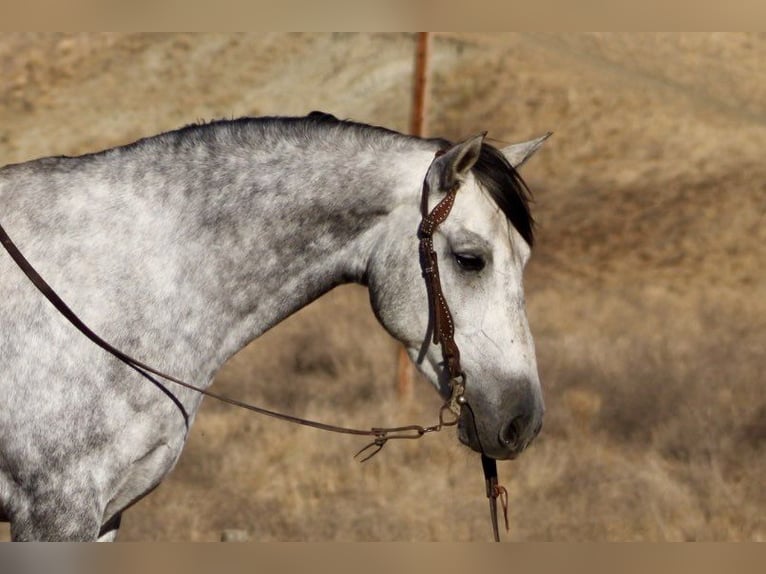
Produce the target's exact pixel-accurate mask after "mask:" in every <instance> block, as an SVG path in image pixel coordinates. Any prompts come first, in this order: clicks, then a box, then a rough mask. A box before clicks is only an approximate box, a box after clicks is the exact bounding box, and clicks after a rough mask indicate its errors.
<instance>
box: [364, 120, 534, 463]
mask: <svg viewBox="0 0 766 574" xmlns="http://www.w3.org/2000/svg"><path fill="white" fill-rule="evenodd" d="M547 137H548V136H547V135H546V136H543V137H541V138H538V139H535V140H531V141H528V142H524V143H520V144H515V145H511V146H509V147H507V148H505V149H503V150H499V149H497V148H495V147H493V146H491V145H489V144H487V143H485V142H484V135H483V134H482V135H478V136H476V137H473V138H470V139H468V140H466V141H464V142H462V143H459V144H455V145H451V146H450V147H448V148H447V149H445V150H442V152H441V153H439V154H437V155H436V157H434V158H433V160H432V161H431V164H430V166H429V167H428V170H427V173H426V174H425V177H424V180H421V181H422V184H423V186H424V188H425V190H426V191H425V192H424V193H425V194H427V198H426V199H427V202H428V209H429V210H430V209H432V208H433V207H434V206H435V205H436V204H437V203H438V202H439V201H440V200H441V199H442V198H443V197H444V196H445V194H446V193H447V192H448V191H449V190H452V189H455V188H457V193H456V196H455V201H454V205H453V207H452V210H451V212H450V214H449V216H448V217H447V218H446V220H445V221H444V222H443V223H441V225H440V226H439V227H438V229H437V230H436V232H435V234H434V236H433V249H434V251H435V252H436V254H437V260H438V264H439V274H440V280H441V286H442V291H443V294H444V297H445V299H446V302H447V305H448V307H449V309H450V311H451V315H452V322H453V324H454V340H455V343H456V344H457V347H458V348H459V351H460V363H461V366H462V370H463V373H464V375H465V394H464V399H465V408H463V409H462V412H461V415H460V418H459V421H458V437H459V439H460V441H461V442H463V443H464V444H466V445H468V446H470V447H471V448H472V449H474V450H476V451H478V452H483V453H484V454H486V455H487V456H490V457H492V458H496V459H508V458H514V457H516V456H517V455H518V454H519V453H520V452H521V451H522V450H524V448H526V446H527V445H528V444H529V443H530V442H531V441H532V440H533V439H534V438H535V436H536V435H537V433H538V432H539V430H540V428H541V426H542V419H543V411H544V406H543V397H542V390H541V386H540V379H539V376H538V372H537V364H536V358H535V348H534V342H533V339H532V335H531V333H530V329H529V324H528V321H527V316H526V311H525V302H524V289H523V282H522V277H523V271H524V267H525V265H526V263H527V261H528V259H529V256H530V253H531V248H532V244H533V221H532V218H531V215H530V213H529V207H528V202H529V199H530V198H529V195H528V190H527V188H526V185H525V184H524V182H523V180H522V179H521V178H520V176H519V175H518V173H517V172H516V168H518V167H520V166H521V165H522V164H523V163H524V162H525V161H526V160H527V159H528V158H529V157H530V156H531V155H532V154H533V153H534V152H535V151H536V150H537V149H538V148H539V147H540V145H541V144H542V143H543V141H544V140H545V139H546V138H547ZM418 203H419V202H418V201H416V200H415V194H414V192H413V195H412V197H411V198H410V201H409V203H408V204H407V206H406V207H403V208H401V209H398V210H395V211H394V212H393V213H395V214H396V216H395V217H394V218H393V220H392V221H391V222H390V224H389V226H388V228H387V232H386V234H385V237H384V240H383V241H381V242H380V243H379V245H378V246H377V248H376V249H375V250H374V253H373V255H372V258H371V260H370V264H369V267H368V278H367V279H368V284H369V287H370V297H371V302H372V306H373V309H374V311H375V313H376V315H377V316H378V318H379V320H380V321H381V323H382V324H383V326H384V327H385V328H386V329H387V330H388V331H389V332H390V333H391V334H392V335H393V336H394V337H396V338H397V339H398V340H400V341H401V342H402V343H403V344H404V345H405V347H406V348H407V351H408V353H409V355H410V357H411V358H412V360H413V361H414V362H415V363H416V364H417V365H418V367H419V369H420V370H421V371H422V372H423V373H424V375H425V376H426V378H427V379H428V380H429V381H431V383H432V384H433V385H434V386H435V387H436V388H437V390H438V391H439V392H440V393H441V394H442V395H443V396H445V398H446V397H447V396H448V395H449V393H450V379H451V378H450V375H449V373H448V370H447V368H446V367H445V364H444V360H443V355H442V352H441V349H440V348H439V347H438V345H436V344H434V343H433V339H432V337H431V330H432V328H433V325H431V323H432V321H431V320H430V316H431V315H430V313H429V309H428V297H427V292H426V287H425V282H424V280H423V277H422V276H421V274H422V271H421V267H420V265H419V253H418V239H417V237H416V234H415V231H416V229H417V226H418V220H419V219H420V218H421V212H420V208H419V205H418Z"/></svg>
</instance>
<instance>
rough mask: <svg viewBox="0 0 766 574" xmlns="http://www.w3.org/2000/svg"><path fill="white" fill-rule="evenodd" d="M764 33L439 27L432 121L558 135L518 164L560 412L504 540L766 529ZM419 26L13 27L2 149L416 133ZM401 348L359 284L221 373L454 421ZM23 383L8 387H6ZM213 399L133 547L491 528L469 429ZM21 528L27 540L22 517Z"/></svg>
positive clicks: (1, 154)
mask: <svg viewBox="0 0 766 574" xmlns="http://www.w3.org/2000/svg"><path fill="white" fill-rule="evenodd" d="M765 40H766V36H764V35H763V34H573V35H559V34H505V35H496V34H458V33H443V34H436V35H434V37H433V39H432V57H431V106H430V108H429V114H428V126H429V127H428V134H429V135H435V136H442V137H446V138H450V139H458V138H462V137H465V136H469V135H472V134H474V133H476V132H479V131H482V130H488V131H489V137H490V138H491V139H494V140H495V142H494V143H496V144H497V145H504V144H506V143H511V142H515V141H520V140H525V139H529V138H531V137H535V136H538V135H541V134H542V133H544V132H546V131H548V130H550V131H553V132H554V136H553V137H552V138H551V139H550V140H549V141H548V142H547V143H546V145H545V146H544V148H543V149H542V150H541V151H540V152H539V153H538V154H537V155H536V156H535V157H534V158H533V159H532V160H531V161H530V162H529V163H528V164H527V165H525V167H524V169H523V170H522V175H523V176H524V177H525V179H526V181H527V183H528V184H529V186H530V188H531V189H532V191H533V193H534V195H535V204H534V206H533V210H534V215H535V217H536V219H537V221H538V243H537V246H536V248H535V251H534V253H533V258H532V261H531V263H530V265H529V267H528V271H527V275H526V282H525V285H526V294H527V305H528V313H529V320H530V324H531V327H532V331H533V333H534V335H535V338H536V343H537V353H538V363H539V369H540V375H541V378H542V381H543V386H544V392H545V398H546V405H547V413H546V420H545V426H544V428H543V431H542V433H541V435H540V437H539V438H538V439H537V441H536V442H535V443H534V444H533V445H532V446H531V447H530V448H529V450H528V451H527V452H525V453H524V454H523V455H522V456H521V457H520V458H519V459H517V460H516V461H513V462H502V463H500V464H499V470H500V478H501V482H503V483H504V484H505V485H506V487H507V488H508V491H509V495H510V509H509V518H510V532H509V533H508V534H507V535H504V536H503V538H504V539H505V540H515V541H532V540H556V541H587V540H764V539H765V538H766V489H765V488H764V478H763V477H764V476H765V475H766V394H765V393H764V383H765V382H766V381H765V378H766V375H765V374H764V373H765V372H766V356H765V354H764V350H763V346H764V342H765V341H766V272H764V263H766V225H765V224H766V162H764V160H763V153H764V148H765V147H766V146H764V143H766V77H765V76H764V74H763V62H764V61H766V41H765ZM415 44H416V34H410V33H407V34H282V33H274V34H252V35H250V34H248V35H231V34H223V35H216V34H82V35H68V34H66V35H64V34H60V35H52V34H7V33H6V34H3V35H1V36H0V69H1V70H2V82H0V164H7V163H14V162H20V161H25V160H29V159H33V158H36V157H40V156H45V155H59V154H67V155H73V154H80V153H85V152H89V151H96V150H99V149H103V148H106V147H111V146H115V145H120V144H124V143H128V142H130V141H133V140H135V139H137V138H139V137H143V136H147V135H152V134H154V133H157V132H160V131H165V130H170V129H175V128H177V127H180V126H182V125H184V124H188V123H191V122H195V121H198V120H209V119H217V118H224V117H239V116H244V115H303V114H305V113H307V112H309V111H311V110H315V109H316V110H323V111H326V112H330V113H332V114H335V115H336V116H338V117H341V118H348V119H353V120H357V121H361V122H366V123H373V124H379V125H384V126H386V127H389V128H393V129H397V130H399V131H407V130H408V129H409V120H410V111H411V99H412V85H413V68H414V61H415ZM396 356H397V344H396V343H395V342H394V341H392V340H391V339H390V337H388V335H386V333H385V332H384V331H383V330H382V328H381V327H379V326H378V324H377V322H376V320H375V318H374V317H373V315H372V313H371V311H370V308H369V303H368V300H367V294H366V291H365V290H364V289H363V288H362V287H358V286H343V287H340V288H338V289H336V290H335V291H333V292H331V293H330V294H328V295H327V296H325V297H323V298H322V299H320V300H319V301H317V302H316V303H314V304H312V305H310V306H309V307H307V308H306V309H304V310H303V311H301V312H300V313H298V314H297V315H295V316H293V317H291V318H290V319H288V320H287V321H285V322H284V323H282V324H280V325H279V326H278V327H276V328H275V329H273V330H272V331H270V332H269V333H267V334H266V335H265V336H263V337H262V338H260V339H258V340H257V341H255V342H253V343H252V344H251V345H250V346H249V347H247V348H246V349H244V350H243V351H242V352H241V353H239V354H238V355H237V356H235V357H234V358H233V359H232V360H231V361H230V362H229V364H227V365H226V366H225V367H224V369H223V370H222V371H221V373H220V375H219V377H218V379H217V381H216V383H215V385H214V387H213V388H214V390H216V391H219V392H222V393H226V394H229V395H231V396H235V397H238V398H241V399H243V400H249V401H253V402H256V403H258V404H265V405H267V406H270V407H272V408H275V409H278V410H285V411H288V412H291V413H294V414H296V415H299V416H307V417H313V418H318V419H321V420H325V421H329V422H336V423H342V424H347V425H357V426H359V425H361V426H363V427H369V426H373V425H376V426H380V425H390V424H398V423H402V424H409V423H412V422H420V423H423V424H431V423H432V422H433V421H434V418H435V413H436V410H437V408H438V405H439V403H440V401H439V399H438V397H437V396H436V394H435V392H434V391H433V390H432V389H431V388H430V386H429V385H428V384H427V383H425V382H423V381H416V382H415V385H414V389H413V392H412V395H411V396H410V397H402V396H399V394H398V393H397V390H396ZM1 400H2V399H0V402H1ZM361 446H362V444H360V441H359V440H357V439H354V438H353V437H344V436H339V435H330V434H324V433H321V432H319V431H315V430H312V429H305V428H298V427H293V426H290V425H286V424H284V423H282V422H279V421H274V420H271V419H265V418H261V417H258V416H255V415H252V414H248V413H246V412H240V411H238V410H236V409H232V408H230V407H227V406H224V405H219V404H216V403H213V402H211V401H205V403H204V404H203V408H202V410H201V413H200V415H199V416H198V418H197V422H196V424H195V426H194V427H193V431H192V433H191V438H190V440H189V443H188V445H187V447H186V450H185V451H184V454H183V455H182V457H181V460H180V462H179V464H178V466H177V467H176V469H175V470H174V472H173V473H172V474H171V475H170V477H169V478H168V479H167V480H165V482H164V483H163V484H162V485H161V486H160V487H159V488H158V489H157V490H156V491H155V492H154V493H152V494H151V495H149V496H148V497H147V498H145V499H144V500H142V501H141V502H139V503H138V504H137V505H136V506H134V507H133V508H131V509H130V510H129V511H127V512H126V513H125V515H124V518H123V527H122V530H121V534H120V540H123V541H133V540H160V541H188V540H200V541H201V540H211V541H213V540H219V539H220V538H221V536H222V534H223V533H224V532H232V531H233V532H234V535H235V536H238V537H241V538H249V539H252V540H260V541H269V540H304V541H329V540H338V541H352V540H441V541H485V540H490V539H491V530H490V525H489V519H488V513H487V504H486V499H485V496H484V482H483V477H482V474H481V468H480V463H479V459H478V456H477V455H476V454H475V453H472V452H470V451H468V450H467V449H465V448H463V447H462V446H460V445H459V444H458V442H457V439H456V437H455V435H454V433H452V432H448V433H441V434H439V435H433V436H429V437H427V438H426V439H424V440H422V441H417V442H413V443H409V441H405V444H392V445H389V446H388V447H387V448H386V449H385V450H384V451H383V452H382V453H381V454H380V455H379V456H377V457H375V458H374V459H373V460H371V461H370V462H368V463H365V464H363V465H360V464H358V463H357V462H355V461H354V460H353V459H352V454H353V453H354V452H355V451H356V450H357V449H358V448H360V447H361ZM0 536H2V537H3V538H4V539H7V537H8V530H7V525H4V526H3V529H2V530H0Z"/></svg>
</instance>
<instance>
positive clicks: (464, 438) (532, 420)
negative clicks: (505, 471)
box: [457, 393, 544, 460]
mask: <svg viewBox="0 0 766 574" xmlns="http://www.w3.org/2000/svg"><path fill="white" fill-rule="evenodd" d="M543 412H544V408H543V406H542V401H538V400H537V399H536V397H535V396H534V395H533V394H531V393H530V394H528V395H525V399H524V400H521V401H515V402H513V403H512V404H511V405H510V406H509V407H507V408H504V409H500V413H497V412H493V413H492V414H491V415H490V414H488V415H484V416H483V414H482V411H481V409H480V408H478V406H477V405H476V404H473V402H472V401H471V400H470V398H469V399H468V400H467V401H466V403H465V405H464V408H463V409H462V412H461V414H460V418H459V419H458V424H457V433H458V440H460V442H461V443H463V444H464V445H466V446H468V447H470V448H471V449H472V450H475V451H476V452H479V453H483V454H485V455H487V456H489V457H491V458H494V459H497V460H511V459H514V458H516V457H517V456H519V455H520V454H521V453H522V452H523V451H524V449H526V448H527V447H528V446H529V445H530V443H531V442H532V441H533V440H534V439H535V437H536V436H537V435H538V434H539V433H540V430H541V429H542V426H543Z"/></svg>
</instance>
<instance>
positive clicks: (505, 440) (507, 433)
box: [500, 415, 528, 450]
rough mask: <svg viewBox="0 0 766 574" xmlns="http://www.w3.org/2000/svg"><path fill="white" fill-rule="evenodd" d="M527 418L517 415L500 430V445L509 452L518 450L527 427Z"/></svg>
mask: <svg viewBox="0 0 766 574" xmlns="http://www.w3.org/2000/svg"><path fill="white" fill-rule="evenodd" d="M527 423H528V420H527V417H525V416H524V415H518V416H516V417H514V418H512V419H511V421H510V422H509V423H508V424H507V425H505V426H504V427H503V428H502V429H500V444H502V445H503V446H504V447H506V448H508V449H511V450H518V449H519V446H520V445H521V443H522V440H521V437H522V435H523V434H524V429H525V428H526V427H527Z"/></svg>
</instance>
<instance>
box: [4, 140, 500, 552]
mask: <svg viewBox="0 0 766 574" xmlns="http://www.w3.org/2000/svg"><path fill="white" fill-rule="evenodd" d="M442 153H443V152H437V153H436V156H437V157H438V156H439V155H441V154H442ZM458 188H459V184H455V185H454V186H453V187H452V188H451V189H449V190H448V191H447V194H446V195H445V197H443V198H442V199H441V201H439V203H437V204H436V206H435V207H434V208H433V209H432V210H431V211H430V213H429V211H428V196H429V185H428V181H427V180H425V181H424V182H423V190H422V195H421V204H420V206H421V215H422V219H421V222H420V226H419V227H418V239H419V241H420V245H419V252H420V266H421V269H422V272H423V278H424V279H425V283H426V291H427V293H428V309H429V326H430V328H431V329H432V331H433V332H432V336H433V342H434V344H438V345H439V346H440V347H441V352H442V358H443V360H444V365H445V366H446V368H447V372H448V374H449V377H450V387H451V391H450V396H449V398H448V399H447V400H446V401H445V402H444V404H442V406H441V408H440V409H439V419H438V422H437V423H436V424H434V425H431V426H421V425H405V426H398V427H372V428H369V429H358V428H352V427H344V426H338V425H331V424H327V423H323V422H319V421H315V420H311V419H304V418H301V417H296V416H293V415H289V414H285V413H280V412H277V411H273V410H270V409H266V408H264V407H259V406H257V405H253V404H251V403H246V402H244V401H239V400H237V399H233V398H230V397H227V396H225V395H221V394H218V393H215V392H213V391H209V390H207V389H204V388H202V387H199V386H197V385H193V384H191V383H188V382H186V381H183V380H181V379H179V378H177V377H174V376H172V375H169V374H167V373H164V372H163V371H160V370H159V369H156V368H154V367H152V366H150V365H147V364H146V363H144V362H142V361H139V360H138V359H135V358H133V357H132V356H130V355H128V354H127V353H125V352H124V351H121V350H120V349H118V348H116V347H115V346H114V345H112V344H111V343H109V342H107V341H106V340H104V339H103V338H102V337H100V336H99V335H98V334H96V333H95V332H94V331H93V330H92V329H91V328H90V327H88V325H86V324H85V323H84V322H83V321H82V320H81V319H80V318H79V317H78V316H77V314H76V313H75V312H74V311H72V310H71V309H70V308H69V306H68V305H67V304H66V303H65V302H64V301H63V300H62V299H61V297H59V295H58V294H57V293H56V291H55V290H54V289H53V288H52V287H51V286H50V285H49V284H48V283H47V282H46V281H45V280H44V279H43V278H42V277H41V276H40V274H39V273H38V272H37V271H36V270H35V268H34V267H33V266H32V264H31V263H30V262H29V261H28V260H27V259H26V257H24V255H23V254H22V253H21V251H20V250H19V248H18V247H17V246H16V244H15V243H14V242H13V241H12V240H11V238H10V236H9V235H8V233H7V232H6V231H5V229H4V228H3V226H2V225H1V224H0V243H2V245H3V247H4V248H5V249H6V251H7V252H8V254H9V255H10V256H11V258H12V259H13V260H14V261H15V262H16V264H17V265H18V266H19V268H20V269H21V270H22V271H23V272H24V274H25V275H26V276H27V278H28V279H29V280H30V281H31V282H32V284H33V285H34V286H35V287H36V288H37V289H38V290H39V291H40V293H42V294H43V296H45V298H46V299H47V300H48V301H49V302H50V303H51V304H52V305H53V306H54V307H55V308H56V310H57V311H58V312H59V313H61V314H62V315H63V316H64V318H66V319H67V321H69V322H70V323H71V324H72V325H73V326H74V327H76V328H77V330H79V331H80V332H81V333H82V334H83V335H85V336H86V337H87V338H88V339H90V340H91V341H92V342H93V343H94V344H96V345H97V346H99V347H100V348H101V349H103V350H104V351H106V352H107V353H109V354H111V355H112V356H114V357H115V358H116V359H118V360H120V361H121V362H122V363H124V364H125V365H127V366H128V367H130V368H132V369H133V370H135V371H137V372H138V373H139V374H141V375H142V376H144V377H145V378H147V379H149V380H150V381H151V382H153V383H154V384H155V385H156V386H157V387H158V388H159V389H160V390H161V391H162V392H163V393H165V395H167V396H168V398H170V399H171V400H172V401H173V402H174V403H175V405H176V406H177V407H178V408H179V410H180V411H181V413H182V414H183V416H184V421H185V423H186V428H187V430H188V415H187V413H186V411H185V409H184V407H183V405H182V404H181V402H180V401H179V400H178V398H177V397H176V396H175V395H174V394H173V393H172V392H170V390H168V389H167V388H166V387H165V386H164V385H162V384H161V383H160V382H159V381H157V380H156V379H154V378H153V377H152V376H151V375H156V376H158V377H160V378H162V379H165V380H167V381H170V382H172V383H175V384H177V385H179V386H181V387H184V388H186V389H189V390H192V391H194V392H197V393H199V394H201V395H203V396H206V397H210V398H212V399H215V400H217V401H220V402H222V403H226V404H229V405H232V406H235V407H239V408H242V409H246V410H248V411H252V412H255V413H258V414H261V415H265V416H269V417H272V418H276V419H279V420H282V421H286V422H290V423H295V424H298V425H302V426H306V427H311V428H315V429H319V430H324V431H329V432H334V433H340V434H348V435H356V436H367V437H372V440H371V442H369V443H368V444H367V445H365V446H364V447H362V448H361V449H360V450H359V451H358V452H357V453H356V454H355V455H354V458H357V459H358V460H359V461H360V462H365V461H367V460H369V459H371V458H372V457H373V456H375V455H376V454H378V453H379V452H380V451H381V449H382V448H383V447H384V446H385V445H386V444H387V443H388V441H389V440H405V439H408V440H414V439H419V438H422V437H423V436H425V435H426V434H429V433H433V432H439V431H441V430H442V429H443V428H444V427H450V426H455V425H456V424H457V423H458V419H459V417H460V413H461V410H462V407H463V406H468V407H469V410H470V405H468V404H467V402H466V400H465V397H464V396H463V395H464V392H465V381H466V379H465V373H464V372H463V370H462V368H461V366H460V350H459V349H458V346H457V343H455V338H454V335H455V326H454V323H453V321H452V314H451V313H450V310H449V306H448V305H447V301H446V299H445V298H444V293H443V292H442V287H441V280H440V277H439V264H438V261H437V256H436V251H435V250H434V245H433V234H434V232H435V231H436V229H437V228H438V227H439V225H441V224H442V223H443V222H444V221H445V220H446V219H447V217H448V216H449V214H450V211H451V210H452V206H453V204H454V202H455V196H456V195H457V191H458ZM470 418H471V421H473V424H474V426H475V424H476V423H475V420H474V417H473V413H472V412H471V417H470ZM477 436H478V433H477ZM481 461H482V468H483V470H484V478H485V483H486V489H487V498H488V499H489V504H490V517H491V520H492V529H493V534H494V537H495V541H496V542H499V541H500V536H499V531H498V530H499V529H498V522H497V500H498V498H500V500H501V502H502V506H503V512H504V518H505V528H506V530H508V493H507V491H506V490H505V488H504V487H502V486H499V485H498V481H497V463H496V461H495V460H494V459H492V458H489V457H488V456H486V455H485V454H484V453H483V452H482V455H481Z"/></svg>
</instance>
